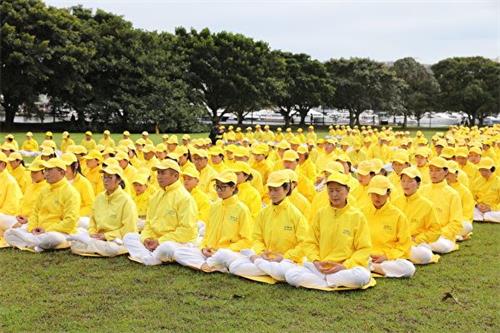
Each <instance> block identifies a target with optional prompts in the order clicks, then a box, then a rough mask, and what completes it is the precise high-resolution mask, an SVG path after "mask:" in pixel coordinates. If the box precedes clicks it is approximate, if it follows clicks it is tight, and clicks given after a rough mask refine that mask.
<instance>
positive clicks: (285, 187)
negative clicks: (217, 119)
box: [229, 171, 309, 281]
mask: <svg viewBox="0 0 500 333" xmlns="http://www.w3.org/2000/svg"><path fill="white" fill-rule="evenodd" d="M266 186H267V188H268V190H269V197H270V198H271V202H272V204H271V205H269V206H267V207H265V208H264V209H262V210H261V212H260V213H259V216H258V217H257V219H256V221H255V227H254V233H253V246H252V250H249V251H246V252H244V254H245V255H246V256H245V257H244V258H241V259H237V260H235V261H234V262H233V263H232V264H231V266H230V267H229V271H230V272H231V273H233V274H235V275H249V276H259V275H270V276H271V277H273V278H274V279H275V280H278V281H284V280H285V274H286V271H287V270H288V269H290V268H292V267H294V263H301V262H302V258H303V257H304V249H303V246H304V241H305V239H306V238H307V233H308V232H309V230H308V224H307V222H306V219H305V217H304V215H302V213H301V212H300V211H299V210H298V209H297V208H296V207H295V206H294V205H293V204H291V203H290V201H289V199H288V196H289V195H290V188H291V184H290V180H289V177H288V175H287V174H286V172H283V171H277V172H272V173H271V174H270V175H269V179H268V181H267V184H266Z"/></svg>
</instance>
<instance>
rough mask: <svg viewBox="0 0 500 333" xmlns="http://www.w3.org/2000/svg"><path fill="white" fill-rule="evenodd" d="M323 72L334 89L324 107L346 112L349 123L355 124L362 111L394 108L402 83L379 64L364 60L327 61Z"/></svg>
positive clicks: (357, 123) (357, 122)
mask: <svg viewBox="0 0 500 333" xmlns="http://www.w3.org/2000/svg"><path fill="white" fill-rule="evenodd" d="M325 65H326V69H327V71H328V72H329V73H330V75H331V78H332V80H333V82H334V86H335V88H336V90H335V94H334V97H333V102H332V103H330V104H329V105H328V106H330V107H334V108H338V109H344V110H348V111H349V124H350V125H351V126H353V125H359V116H360V115H361V113H363V112H364V111H365V110H382V109H387V108H389V109H395V108H398V107H397V105H398V103H399V102H398V101H399V92H400V91H401V89H402V84H403V82H402V81H401V80H399V79H398V78H397V77H396V75H395V73H394V72H392V71H390V70H389V68H388V67H387V66H386V65H384V64H382V63H379V62H376V61H373V60H370V59H366V58H351V59H339V60H334V59H332V60H329V61H327V62H326V64H325Z"/></svg>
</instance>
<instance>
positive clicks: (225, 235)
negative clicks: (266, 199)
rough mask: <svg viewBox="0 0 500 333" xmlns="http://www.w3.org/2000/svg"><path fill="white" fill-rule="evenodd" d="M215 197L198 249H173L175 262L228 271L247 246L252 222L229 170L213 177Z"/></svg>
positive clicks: (249, 240) (203, 268) (233, 174)
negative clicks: (215, 200)
mask: <svg viewBox="0 0 500 333" xmlns="http://www.w3.org/2000/svg"><path fill="white" fill-rule="evenodd" d="M214 180H215V183H214V185H215V187H216V189H217V195H218V197H219V198H220V199H221V200H218V201H217V202H216V203H215V204H214V205H213V206H212V207H211V209H210V215H209V218H208V220H207V223H206V232H205V237H204V238H203V241H202V243H201V246H200V248H197V247H183V248H179V249H177V250H176V251H175V253H174V257H175V261H177V262H178V263H180V264H181V265H184V266H189V267H193V268H196V269H201V270H204V271H207V272H212V271H220V272H224V273H225V272H228V268H229V266H230V265H231V263H232V262H233V261H235V260H236V259H238V258H241V257H242V255H241V254H240V253H239V252H240V251H241V250H244V249H248V248H250V246H251V244H252V242H251V238H252V231H253V221H252V217H251V215H250V210H249V209H248V207H247V206H246V205H245V204H244V203H243V202H242V201H240V200H239V198H238V196H237V195H236V193H237V192H238V190H237V186H236V185H237V177H236V174H235V173H234V172H233V171H231V170H225V171H223V172H221V173H219V174H218V175H217V176H216V177H215V178H214Z"/></svg>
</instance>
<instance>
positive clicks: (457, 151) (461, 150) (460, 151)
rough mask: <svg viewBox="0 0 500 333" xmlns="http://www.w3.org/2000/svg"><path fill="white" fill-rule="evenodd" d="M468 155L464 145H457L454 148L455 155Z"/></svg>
mask: <svg viewBox="0 0 500 333" xmlns="http://www.w3.org/2000/svg"><path fill="white" fill-rule="evenodd" d="M468 155H469V152H468V150H467V148H466V147H458V148H457V149H455V156H456V157H465V158H467V156H468Z"/></svg>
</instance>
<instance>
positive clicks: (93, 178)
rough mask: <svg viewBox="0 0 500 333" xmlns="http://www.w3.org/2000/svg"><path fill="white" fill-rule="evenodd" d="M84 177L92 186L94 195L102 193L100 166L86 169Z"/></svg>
mask: <svg viewBox="0 0 500 333" xmlns="http://www.w3.org/2000/svg"><path fill="white" fill-rule="evenodd" d="M84 175H85V177H86V178H87V179H88V180H89V182H90V184H92V189H93V190H94V194H95V195H98V194H99V193H101V192H102V191H104V184H103V182H102V174H101V166H100V165H99V166H96V167H95V168H93V169H90V168H87V169H86V172H85V174H84Z"/></svg>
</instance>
